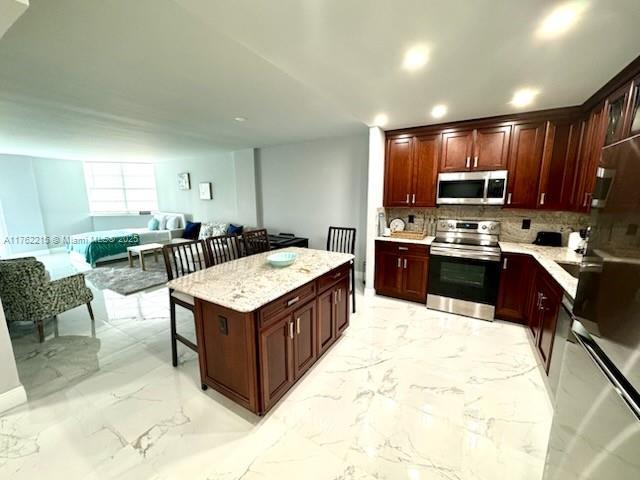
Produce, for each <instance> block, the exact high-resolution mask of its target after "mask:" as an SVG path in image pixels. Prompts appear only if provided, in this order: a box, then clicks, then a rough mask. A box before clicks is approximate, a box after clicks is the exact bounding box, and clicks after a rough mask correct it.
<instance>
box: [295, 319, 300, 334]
mask: <svg viewBox="0 0 640 480" xmlns="http://www.w3.org/2000/svg"><path fill="white" fill-rule="evenodd" d="M296 333H297V334H298V335H300V317H298V318H296Z"/></svg>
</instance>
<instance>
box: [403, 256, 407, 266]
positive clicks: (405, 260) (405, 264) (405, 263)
mask: <svg viewBox="0 0 640 480" xmlns="http://www.w3.org/2000/svg"><path fill="white" fill-rule="evenodd" d="M404 268H407V259H406V258H405V259H404Z"/></svg>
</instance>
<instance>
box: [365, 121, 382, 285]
mask: <svg viewBox="0 0 640 480" xmlns="http://www.w3.org/2000/svg"><path fill="white" fill-rule="evenodd" d="M384 144H385V134H384V131H383V130H382V129H381V128H379V127H371V128H370V129H369V172H368V181H367V183H368V193H367V213H366V222H367V239H366V240H367V268H366V272H365V294H367V295H373V294H374V293H375V290H374V288H373V280H374V278H373V277H374V266H375V247H376V245H375V239H376V237H377V236H378V210H379V208H380V207H381V206H382V194H383V193H382V192H383V190H384Z"/></svg>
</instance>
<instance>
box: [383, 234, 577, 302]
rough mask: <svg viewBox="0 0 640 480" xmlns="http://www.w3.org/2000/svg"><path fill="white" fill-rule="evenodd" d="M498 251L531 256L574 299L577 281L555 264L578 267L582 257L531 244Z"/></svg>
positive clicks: (422, 242)
mask: <svg viewBox="0 0 640 480" xmlns="http://www.w3.org/2000/svg"><path fill="white" fill-rule="evenodd" d="M376 240H382V241H387V242H401V243H417V244H420V245H431V242H433V240H434V237H430V236H428V237H425V238H423V239H422V240H414V239H407V238H393V237H376ZM498 243H499V245H500V250H502V252H503V253H522V254H526V255H531V256H532V257H533V258H535V259H536V261H537V262H538V264H540V266H542V268H544V269H545V270H546V271H547V273H548V274H549V275H551V277H552V278H553V279H554V280H555V281H556V282H558V284H559V285H560V286H561V287H562V289H563V290H564V291H565V293H566V294H567V295H569V297H571V299H572V300H573V299H575V297H576V291H577V289H578V279H577V278H574V277H572V276H571V274H569V272H567V271H566V270H565V269H564V268H562V267H561V266H560V265H558V264H557V263H556V262H561V263H570V264H574V265H580V263H581V261H582V255H580V254H577V253H575V252H574V251H572V250H569V249H568V248H567V247H542V246H540V245H533V244H531V243H517V242H498Z"/></svg>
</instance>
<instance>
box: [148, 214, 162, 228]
mask: <svg viewBox="0 0 640 480" xmlns="http://www.w3.org/2000/svg"><path fill="white" fill-rule="evenodd" d="M147 228H149V230H158V229H159V228H160V222H159V221H158V219H157V218H155V217H154V218H152V219H151V220H149V223H148V224H147Z"/></svg>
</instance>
